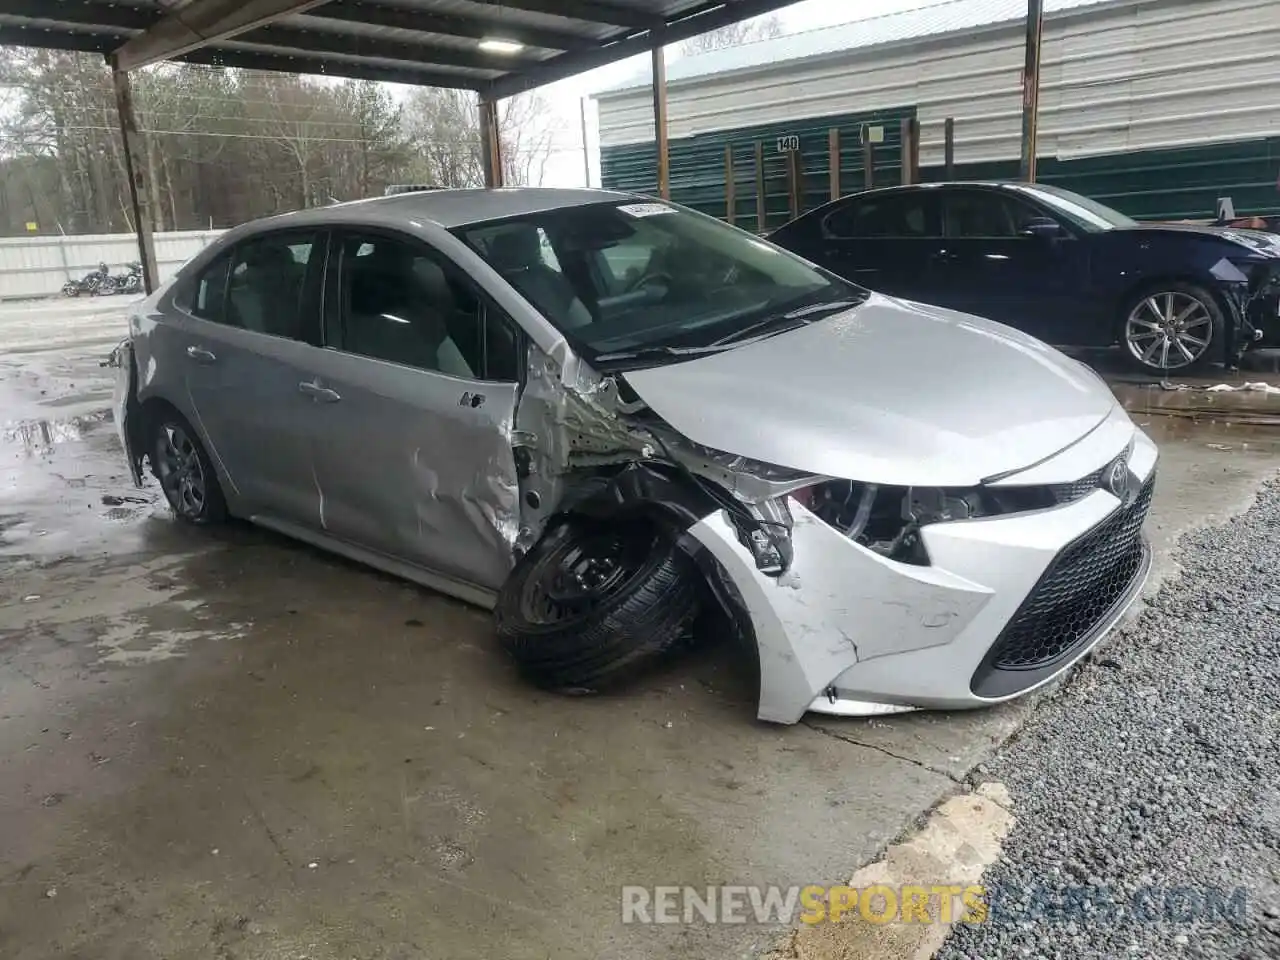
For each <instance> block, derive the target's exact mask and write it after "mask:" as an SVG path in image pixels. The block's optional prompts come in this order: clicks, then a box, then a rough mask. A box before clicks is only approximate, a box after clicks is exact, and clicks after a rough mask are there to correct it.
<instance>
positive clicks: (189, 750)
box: [0, 302, 1280, 960]
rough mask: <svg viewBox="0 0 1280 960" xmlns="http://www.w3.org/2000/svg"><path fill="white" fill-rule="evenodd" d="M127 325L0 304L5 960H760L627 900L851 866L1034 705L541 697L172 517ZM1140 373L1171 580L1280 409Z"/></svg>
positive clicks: (433, 617) (1262, 458)
mask: <svg viewBox="0 0 1280 960" xmlns="http://www.w3.org/2000/svg"><path fill="white" fill-rule="evenodd" d="M122 326H123V321H122V310H121V309H120V306H119V305H117V304H104V303H94V302H88V303H79V302H77V303H51V304H41V305H36V306H27V307H14V306H8V307H0V430H2V433H0V604H2V606H0V957H4V958H6V960H28V958H37V957H40V958H43V957H60V958H74V957H83V958H93V960H115V958H120V960H125V958H127V960H141V958H149V957H206V956H207V957H217V958H227V960H229V958H255V960H269V958H285V957H288V958H301V957H307V958H311V960H328V958H335V960H339V958H341V960H349V958H360V960H365V958H375V957H376V958H411V957H412V958H419V957H433V958H443V957H455V956H456V957H503V958H510V960H523V958H547V957H554V958H557V960H572V958H577V957H584V958H586V957H591V958H610V960H612V958H624V957H636V958H641V957H643V958H652V957H667V956H672V957H704V956H705V957H730V956H749V955H752V954H753V953H754V952H756V951H757V950H760V949H764V948H765V947H767V946H769V945H770V944H771V943H772V942H773V941H774V940H775V938H776V937H777V936H778V934H779V931H778V930H777V929H775V928H759V927H726V926H706V925H703V926H696V927H624V926H622V925H621V924H620V923H619V915H620V910H619V888H620V887H621V886H622V885H624V884H643V885H654V884H686V883H687V884H694V885H699V886H703V885H706V884H711V883H743V884H754V883H760V884H764V883H774V884H782V885H790V884H805V883H824V882H825V883H830V882H839V881H843V880H845V879H847V878H848V877H849V875H850V874H851V873H852V872H853V871H854V870H855V869H856V868H857V867H858V866H860V865H861V864H863V863H865V862H866V861H867V860H869V859H870V858H872V857H873V856H874V855H875V854H876V853H877V852H878V851H879V850H880V849H882V848H883V846H884V845H885V844H886V843H887V842H889V841H890V840H891V839H892V838H894V837H895V836H897V835H898V834H899V833H900V832H901V831H902V830H903V829H904V828H906V827H907V826H909V825H910V824H911V823H912V822H913V821H915V820H916V818H918V816H919V815H920V814H921V812H922V811H924V810H926V809H928V808H929V807H931V806H932V805H933V804H935V803H936V802H937V801H938V800H940V799H941V798H943V797H945V796H946V795H947V794H948V793H950V792H952V791H954V790H955V789H956V787H957V784H956V780H957V778H960V777H962V776H963V774H964V773H965V772H966V771H967V770H968V769H970V768H971V767H972V766H973V765H974V764H976V763H978V762H980V761H981V760H982V758H983V757H984V756H986V755H987V753H988V752H989V751H990V750H991V749H992V747H993V746H994V745H995V744H996V743H998V742H1000V741H1001V740H1002V739H1003V738H1005V737H1006V736H1007V735H1008V734H1009V733H1010V732H1011V731H1012V730H1014V729H1015V728H1016V726H1017V725H1018V723H1019V722H1020V720H1021V718H1022V717H1023V716H1025V713H1026V711H1027V710H1028V709H1029V706H1028V705H1026V704H1020V705H1014V706H1011V707H1006V708H1001V709H996V710H990V711H986V712H981V713H971V714H964V715H940V714H918V715H909V716H903V717H898V718H892V719H879V720H875V721H847V722H842V721H836V720H832V719H830V718H822V719H821V720H820V721H817V720H815V721H814V723H813V725H809V724H801V725H798V726H795V727H791V728H780V727H774V726H766V725H762V724H759V723H757V722H756V721H755V720H754V719H753V717H754V709H753V691H752V690H751V688H750V683H749V681H748V679H747V676H748V675H747V672H746V671H745V670H744V669H742V668H741V667H740V665H739V664H736V663H735V662H734V658H733V656H732V655H731V653H730V652H729V650H727V649H725V648H711V649H708V650H705V651H703V652H700V653H698V654H696V655H695V656H694V657H692V658H691V659H688V660H685V661H683V662H680V663H676V664H673V665H671V666H670V667H668V668H667V669H666V670H664V671H663V672H661V673H659V674H657V675H655V676H651V677H648V678H646V679H644V680H643V681H642V682H641V683H639V684H638V685H637V686H636V687H635V688H633V689H631V690H630V691H628V692H626V693H625V694H621V695H617V696H611V697H607V698H588V699H561V698H557V697H552V696H547V695H544V694H541V693H539V692H537V691H534V690H531V689H529V688H528V687H526V686H525V685H523V684H522V683H520V682H519V681H518V680H517V679H516V677H515V676H514V675H513V673H512V671H511V669H510V668H509V666H508V664H507V663H506V662H505V661H504V660H503V659H502V657H501V656H499V655H498V653H497V651H496V650H495V649H494V644H493V643H492V641H491V635H490V630H489V623H488V618H487V615H485V614H484V613H482V612H479V611H476V610H473V609H470V608H468V607H466V606H463V605H462V604H459V603H455V602H453V601H450V600H447V599H444V598H442V597H439V596H436V595H434V594H431V593H429V592H427V591H425V590H421V589H418V588H416V587H413V586H410V585H407V584H405V583H403V582H400V581H397V580H394V579H391V578H389V577H385V576H381V575H379V574H376V573H373V572H370V571H368V570H365V569H363V568H360V567H357V566H355V565H352V564H349V563H346V562H344V561H341V560H337V559H334V558H331V557H328V556H326V555H323V554H320V553H318V552H316V551H314V550H311V549H309V548H306V547H303V546H299V545H297V544H295V543H292V542H289V541H286V540H283V539H281V538H279V537H276V536H274V535H270V534H267V533H264V532H262V531H258V530H254V529H251V528H247V527H240V526H237V527H232V528H229V529H227V530H226V531H222V532H213V533H211V532H206V531H194V530H189V529H185V528H182V527H179V526H177V525H176V524H174V523H172V522H171V521H170V520H169V519H168V516H167V514H166V512H165V511H164V510H163V509H161V507H160V505H159V503H158V495H157V492H156V490H155V489H154V487H152V488H149V489H147V490H145V491H138V490H135V489H134V488H133V487H132V485H131V484H130V483H129V481H128V478H127V476H126V473H125V470H124V463H123V459H122V456H121V453H120V450H119V446H118V443H117V441H116V438H115V434H114V429H113V427H112V425H111V423H110V422H109V419H108V417H107V413H106V407H107V401H108V397H109V385H108V378H107V376H106V375H107V374H108V373H109V372H110V371H106V370H102V369H100V368H99V367H98V365H97V363H98V360H99V359H100V358H101V357H102V356H103V355H104V354H105V353H106V351H107V349H108V347H109V346H110V344H111V343H113V342H114V341H115V340H116V339H117V338H118V336H119V335H120V334H121V332H122ZM1215 379H1216V378H1215ZM1250 379H1257V377H1256V375H1252V376H1251V377H1250ZM1118 390H1119V392H1120V394H1121V396H1122V397H1123V398H1124V400H1125V402H1126V403H1127V404H1128V405H1129V406H1130V408H1131V409H1132V410H1133V411H1134V415H1135V417H1136V418H1137V419H1138V420H1139V421H1140V422H1142V423H1144V424H1145V425H1146V426H1147V427H1148V429H1149V430H1150V431H1151V432H1152V433H1153V435H1155V436H1156V437H1157V438H1158V439H1159V441H1160V443H1161V445H1162V448H1163V455H1164V461H1163V466H1162V470H1161V473H1162V476H1161V482H1160V485H1159V487H1158V492H1157V497H1156V503H1155V508H1154V513H1153V516H1152V518H1151V521H1150V530H1151V533H1152V534H1153V537H1154V539H1155V541H1156V547H1157V551H1158V562H1157V575H1158V576H1167V575H1169V574H1171V573H1173V572H1175V568H1174V566H1173V561H1172V558H1171V556H1170V546H1171V544H1172V542H1173V539H1174V538H1175V537H1176V535H1177V534H1178V533H1180V532H1181V531H1183V530H1185V529H1187V528H1188V527H1191V526H1193V525H1197V524H1201V523H1204V522H1206V521H1208V520H1209V519H1211V518H1214V517H1222V516H1225V515H1227V514H1229V513H1231V512H1234V511H1236V510H1238V509H1239V508H1240V507H1242V506H1243V505H1244V504H1246V503H1247V502H1248V501H1249V500H1250V499H1251V497H1252V495H1253V491H1254V490H1255V489H1256V486H1257V484H1258V483H1259V481H1260V480H1261V479H1262V478H1264V477H1267V476H1271V475H1273V474H1274V472H1275V470H1276V465H1277V463H1278V462H1280V461H1277V458H1276V454H1277V451H1278V449H1280V430H1276V429H1275V428H1274V427H1273V426H1270V423H1271V422H1272V418H1273V416H1274V414H1273V410H1277V409H1280V396H1271V395H1266V394H1249V395H1244V394H1230V395H1225V394H1207V393H1203V392H1201V391H1198V390H1196V391H1185V392H1175V391H1168V390H1162V389H1160V388H1159V387H1158V386H1157V387H1152V386H1144V385H1142V384H1139V383H1125V384H1123V385H1121V386H1120V387H1118ZM1242 398H1243V399H1242ZM1210 403H1212V404H1214V406H1212V407H1211V408H1210V411H1209V413H1208V414H1206V413H1205V411H1204V410H1203V409H1200V407H1204V406H1207V405H1209V404H1210ZM1242 403H1244V404H1245V405H1249V406H1250V407H1251V408H1250V409H1249V410H1247V411H1243V412H1241V413H1233V412H1230V411H1231V410H1232V409H1234V408H1236V407H1238V406H1239V405H1240V404H1242ZM1178 404H1181V405H1182V406H1181V407H1179V408H1178V409H1177V410H1172V411H1171V410H1170V407H1171V406H1176V405H1178ZM1197 405H1199V406H1197ZM1242 420H1243V421H1247V422H1241V421H1242ZM1126 639H1127V641H1129V642H1131V641H1132V639H1134V638H1126ZM931 882H933V881H931Z"/></svg>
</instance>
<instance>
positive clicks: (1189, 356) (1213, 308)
mask: <svg viewBox="0 0 1280 960" xmlns="http://www.w3.org/2000/svg"><path fill="white" fill-rule="evenodd" d="M1224 323H1225V320H1224V318H1223V314H1222V308H1221V307H1219V306H1218V301H1217V300H1216V299H1214V296H1213V294H1211V293H1210V292H1209V291H1208V290H1205V289H1203V288H1202V287H1197V286H1195V285H1194V284H1190V283H1176V282H1170V283H1162V284H1159V285H1158V286H1156V287H1152V288H1148V289H1147V290H1146V291H1144V292H1142V293H1141V294H1140V295H1139V296H1137V297H1136V298H1134V300H1132V301H1130V303H1129V305H1128V306H1127V308H1126V311H1125V320H1124V323H1123V326H1122V332H1121V337H1122V342H1123V345H1124V348H1125V350H1126V351H1127V352H1128V354H1129V357H1130V358H1131V359H1132V360H1133V361H1134V362H1135V363H1136V364H1137V365H1138V366H1140V367H1141V368H1142V369H1143V370H1146V371H1147V372H1148V373H1155V374H1159V375H1161V376H1164V375H1166V374H1170V373H1174V372H1177V371H1189V370H1193V369H1195V368H1196V367H1199V366H1201V365H1203V364H1204V363H1205V362H1207V361H1208V360H1209V359H1210V348H1211V347H1212V346H1213V345H1214V344H1216V343H1218V341H1219V338H1220V336H1221V331H1222V330H1223V328H1224Z"/></svg>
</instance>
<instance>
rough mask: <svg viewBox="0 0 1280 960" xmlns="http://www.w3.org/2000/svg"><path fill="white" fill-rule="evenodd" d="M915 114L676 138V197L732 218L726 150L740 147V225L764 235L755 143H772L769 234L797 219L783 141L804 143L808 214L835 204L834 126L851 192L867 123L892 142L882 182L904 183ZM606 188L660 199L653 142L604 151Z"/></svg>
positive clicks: (878, 159) (880, 171)
mask: <svg viewBox="0 0 1280 960" xmlns="http://www.w3.org/2000/svg"><path fill="white" fill-rule="evenodd" d="M914 114H915V111H914V110H913V109H911V108H904V109H903V108H900V109H897V110H884V111H879V112H877V113H869V114H865V115H862V116H852V115H846V116H841V117H825V118H823V119H822V120H821V121H820V122H815V121H801V122H798V123H794V122H778V123H769V124H758V125H755V126H751V127H746V128H743V129H740V130H733V131H725V132H716V133H706V134H702V135H700V136H693V137H683V138H679V139H673V140H671V141H670V143H669V145H668V155H669V157H670V162H671V199H672V200H674V201H676V202H677V203H682V204H685V205H686V206H690V207H693V208H695V209H697V210H700V211H702V212H703V213H706V214H710V215H711V216H714V217H719V218H720V219H722V220H723V219H725V217H726V216H727V214H728V209H727V206H728V205H727V199H726V191H725V175H724V174H725V165H724V148H725V146H726V145H729V146H731V147H732V148H733V166H734V184H735V203H734V222H735V223H737V224H738V226H740V227H744V228H746V229H749V230H754V229H756V224H757V220H756V168H755V144H756V142H757V141H759V142H761V143H763V145H764V161H765V163H764V168H765V214H766V226H767V228H768V229H772V228H773V227H778V226H781V225H782V224H784V223H786V222H787V220H789V219H790V218H791V209H790V193H789V183H788V179H787V160H786V155H785V154H782V153H779V152H778V149H777V140H778V138H779V137H784V136H797V137H799V139H800V158H801V175H802V178H803V188H802V204H803V209H805V210H810V209H812V208H814V207H817V206H820V205H821V204H823V203H826V202H827V201H828V200H829V199H830V198H831V187H830V184H831V178H830V147H829V144H830V140H829V132H830V130H831V128H832V127H835V128H837V129H839V130H840V182H841V185H842V187H843V189H844V190H846V191H849V190H855V189H861V187H862V185H863V172H862V146H861V144H860V142H859V133H860V130H861V127H862V125H863V124H864V123H866V124H870V125H873V126H875V125H879V126H882V127H884V136H885V142H884V143H879V144H876V145H875V150H874V153H873V156H874V158H875V163H876V184H877V185H878V186H887V185H889V184H894V183H900V182H901V177H902V161H901V157H902V151H901V136H900V131H901V122H902V119H903V118H904V117H908V118H909V117H912V116H914ZM600 163H601V176H602V186H604V187H605V188H607V189H611V190H629V191H633V192H636V193H645V194H653V193H655V192H656V191H657V179H656V176H657V175H656V169H657V166H656V164H657V155H656V150H655V148H654V145H653V144H652V143H637V144H623V145H619V146H613V147H605V148H603V149H602V150H601V152H600Z"/></svg>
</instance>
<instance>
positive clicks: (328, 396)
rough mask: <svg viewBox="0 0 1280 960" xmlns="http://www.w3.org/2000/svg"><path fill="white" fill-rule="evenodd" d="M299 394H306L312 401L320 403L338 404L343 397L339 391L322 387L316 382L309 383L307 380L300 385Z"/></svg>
mask: <svg viewBox="0 0 1280 960" xmlns="http://www.w3.org/2000/svg"><path fill="white" fill-rule="evenodd" d="M298 392H299V393H305V394H306V395H307V396H309V397H310V398H311V399H312V400H315V401H317V402H319V403H337V402H338V401H339V400H341V399H342V396H341V395H340V394H339V393H338V391H337V390H330V389H329V388H328V387H322V386H320V384H319V383H316V382H314V381H312V382H310V383H309V382H307V381H306V380H303V381H302V382H301V383H300V384H298Z"/></svg>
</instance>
